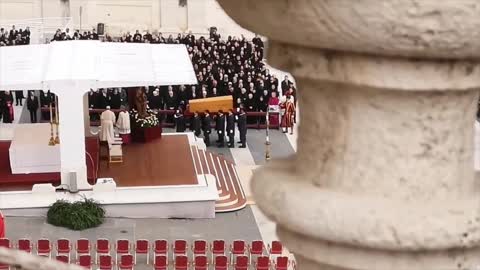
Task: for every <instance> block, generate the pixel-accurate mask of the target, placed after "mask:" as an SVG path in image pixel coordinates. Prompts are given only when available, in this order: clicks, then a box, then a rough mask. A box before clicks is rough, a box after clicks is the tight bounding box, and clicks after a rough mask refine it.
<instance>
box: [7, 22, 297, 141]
mask: <svg viewBox="0 0 480 270" xmlns="http://www.w3.org/2000/svg"><path fill="white" fill-rule="evenodd" d="M27 30H28V28H27V29H26V30H25V31H21V30H19V31H17V32H15V31H16V30H15V28H14V27H12V30H10V32H9V33H8V35H6V34H4V36H7V40H9V41H11V40H12V37H15V38H14V39H13V40H17V39H19V38H20V39H23V34H22V33H24V32H26V31H27ZM2 31H3V30H2ZM4 32H5V31H4ZM5 33H6V32H5ZM28 36H29V35H28ZM0 37H1V35H0ZM98 39H100V37H99V35H98V34H97V33H96V31H95V29H93V30H92V31H86V32H83V33H81V32H80V31H79V30H76V31H74V32H71V31H70V30H69V29H65V31H61V30H57V32H56V33H55V35H54V37H53V39H52V41H62V40H98ZM0 40H1V39H0ZM102 40H104V41H106V42H137V43H154V44H156V43H158V44H162V43H168V44H184V45H185V46H186V48H187V51H188V54H189V56H190V58H191V60H192V64H193V68H194V71H195V73H196V76H197V80H198V84H196V85H179V86H149V87H145V94H146V97H147V100H148V106H149V107H150V108H151V109H157V110H174V111H176V113H175V116H169V117H167V118H166V121H168V122H172V123H173V122H177V124H178V122H179V121H181V119H180V117H178V115H184V112H186V111H188V104H189V101H190V100H193V99H201V98H208V97H216V96H226V95H231V96H232V97H233V100H234V107H235V108H238V109H239V110H241V111H243V112H267V111H275V112H281V114H280V117H279V115H278V114H272V115H271V116H270V118H269V122H270V124H271V125H274V126H278V125H279V124H281V126H282V127H283V129H284V132H286V131H287V130H288V128H291V127H292V126H293V123H294V121H295V103H296V98H295V97H296V89H295V86H294V84H293V83H292V82H291V81H290V80H289V78H288V77H287V76H285V77H284V78H283V80H282V81H281V82H279V79H278V78H277V77H276V76H275V75H274V74H272V73H271V72H270V70H269V69H268V67H267V65H266V64H265V61H264V50H265V46H264V42H263V41H262V39H261V38H260V37H258V36H255V37H254V38H253V39H252V40H247V39H246V38H245V37H244V36H241V37H234V36H228V37H227V38H222V37H221V36H220V34H218V33H217V31H216V29H214V28H213V29H212V31H211V33H210V36H209V37H204V36H200V37H196V36H195V35H193V34H192V33H188V34H178V35H177V36H176V37H174V36H173V35H169V36H168V37H167V38H165V37H163V36H162V33H158V32H154V33H150V32H149V31H146V32H145V33H140V31H139V30H137V31H135V33H134V34H131V33H130V32H127V33H125V34H123V35H122V36H121V37H119V38H112V37H111V36H109V35H105V36H103V37H102ZM15 44H16V42H13V43H12V42H10V45H15ZM43 95H45V93H42V94H41V96H40V101H42V97H43ZM88 100H89V107H90V108H94V109H106V108H107V106H108V107H110V108H112V109H120V108H125V109H127V107H128V92H127V91H126V90H125V89H121V88H116V89H95V90H91V91H90V93H89V99H88ZM41 103H42V102H41ZM292 105H293V106H292ZM40 106H41V107H42V106H45V103H44V102H43V104H40ZM287 112H288V114H287ZM191 113H193V112H191ZM225 113H227V112H225ZM178 119H180V120H178ZM192 119H193V118H192ZM32 120H33V119H32ZM192 121H193V120H192ZM246 121H247V123H248V124H254V123H258V122H261V123H265V122H266V119H265V118H263V117H257V116H248V117H247V119H246ZM180 127H181V123H180ZM191 128H192V129H193V123H192V124H191ZM181 129H182V128H180V130H181ZM291 130H293V129H291Z"/></svg>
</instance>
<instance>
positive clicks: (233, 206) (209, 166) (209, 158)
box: [192, 146, 248, 212]
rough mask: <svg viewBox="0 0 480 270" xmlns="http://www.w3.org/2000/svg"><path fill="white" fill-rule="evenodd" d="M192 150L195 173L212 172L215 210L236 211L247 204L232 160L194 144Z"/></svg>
mask: <svg viewBox="0 0 480 270" xmlns="http://www.w3.org/2000/svg"><path fill="white" fill-rule="evenodd" d="M192 152H193V155H194V162H195V165H196V168H197V173H199V174H200V173H203V174H212V175H213V176H215V178H216V184H217V189H218V195H219V199H218V201H217V202H216V203H215V210H216V212H230V211H236V210H240V209H242V208H244V207H245V206H247V201H248V200H247V198H246V196H245V192H244V191H243V188H242V185H241V182H240V179H239V177H238V174H237V171H236V169H235V164H234V163H233V162H231V161H229V160H226V159H225V158H224V157H222V156H219V155H217V154H214V153H212V152H210V151H208V150H207V151H205V150H202V149H198V148H197V147H196V146H192ZM197 164H198V165H197Z"/></svg>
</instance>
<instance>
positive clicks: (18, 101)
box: [15, 90, 25, 106]
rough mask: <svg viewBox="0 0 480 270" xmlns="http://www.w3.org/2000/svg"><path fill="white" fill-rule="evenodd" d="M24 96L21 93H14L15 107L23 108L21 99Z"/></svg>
mask: <svg viewBox="0 0 480 270" xmlns="http://www.w3.org/2000/svg"><path fill="white" fill-rule="evenodd" d="M24 98H25V96H24V95H23V91H22V90H19V91H15V106H19V105H20V106H23V99H24Z"/></svg>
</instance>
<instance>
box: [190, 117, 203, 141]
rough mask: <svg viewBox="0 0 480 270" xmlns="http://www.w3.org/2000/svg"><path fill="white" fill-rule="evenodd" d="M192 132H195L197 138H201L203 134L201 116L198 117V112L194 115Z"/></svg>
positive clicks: (191, 125)
mask: <svg viewBox="0 0 480 270" xmlns="http://www.w3.org/2000/svg"><path fill="white" fill-rule="evenodd" d="M190 130H191V131H193V132H194V134H195V136H196V137H199V136H200V134H201V133H202V119H201V118H200V115H198V112H194V113H193V117H192V120H191V123H190Z"/></svg>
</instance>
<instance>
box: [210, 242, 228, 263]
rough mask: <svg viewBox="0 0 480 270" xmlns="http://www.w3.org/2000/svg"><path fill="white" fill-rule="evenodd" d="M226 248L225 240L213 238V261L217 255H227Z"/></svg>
mask: <svg viewBox="0 0 480 270" xmlns="http://www.w3.org/2000/svg"><path fill="white" fill-rule="evenodd" d="M225 250H226V246H225V240H219V239H217V240H213V243H212V245H211V252H212V261H213V258H214V257H215V256H218V255H225Z"/></svg>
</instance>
